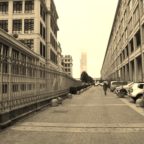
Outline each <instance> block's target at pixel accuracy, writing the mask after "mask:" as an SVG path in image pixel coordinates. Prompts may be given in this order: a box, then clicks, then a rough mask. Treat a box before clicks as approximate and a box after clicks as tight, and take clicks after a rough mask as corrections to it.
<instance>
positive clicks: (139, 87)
mask: <svg viewBox="0 0 144 144" xmlns="http://www.w3.org/2000/svg"><path fill="white" fill-rule="evenodd" d="M143 94H144V83H134V84H133V86H132V87H131V88H130V89H129V94H128V95H129V96H130V97H131V98H132V99H133V100H134V101H136V100H137V99H138V98H140V97H142V96H143Z"/></svg>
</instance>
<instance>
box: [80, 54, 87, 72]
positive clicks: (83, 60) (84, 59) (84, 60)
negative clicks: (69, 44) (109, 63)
mask: <svg viewBox="0 0 144 144" xmlns="http://www.w3.org/2000/svg"><path fill="white" fill-rule="evenodd" d="M83 71H87V53H86V52H82V53H81V59H80V74H81V73H82V72H83Z"/></svg>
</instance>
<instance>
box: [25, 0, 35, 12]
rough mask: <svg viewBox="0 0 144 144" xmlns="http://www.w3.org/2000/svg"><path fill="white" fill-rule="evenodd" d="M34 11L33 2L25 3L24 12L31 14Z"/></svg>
mask: <svg viewBox="0 0 144 144" xmlns="http://www.w3.org/2000/svg"><path fill="white" fill-rule="evenodd" d="M33 11H34V0H26V1H25V12H26V13H32V12H33Z"/></svg>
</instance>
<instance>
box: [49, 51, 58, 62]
mask: <svg viewBox="0 0 144 144" xmlns="http://www.w3.org/2000/svg"><path fill="white" fill-rule="evenodd" d="M50 60H51V61H52V62H54V63H55V64H57V55H56V54H55V53H54V52H53V51H52V50H50Z"/></svg>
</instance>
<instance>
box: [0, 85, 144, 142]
mask: <svg viewBox="0 0 144 144" xmlns="http://www.w3.org/2000/svg"><path fill="white" fill-rule="evenodd" d="M125 101H127V100H122V99H120V98H118V97H116V95H115V94H113V93H111V92H108V95H107V96H105V95H104V93H103V91H102V88H101V87H100V86H99V87H92V88H91V89H89V90H88V91H85V92H84V93H81V94H80V95H74V96H73V98H72V99H67V100H65V101H63V104H62V105H60V106H58V107H48V108H46V109H44V110H42V111H39V112H37V113H34V114H32V115H31V116H29V117H27V118H25V119H23V120H21V121H19V122H17V123H16V124H15V125H13V126H11V127H9V128H7V129H5V130H4V131H2V132H1V133H0V139H1V141H0V144H28V143H30V144H40V143H42V144H136V143H138V144H143V143H144V137H143V135H144V116H143V115H141V114H140V113H138V112H137V111H135V110H134V109H133V108H132V107H130V105H134V104H130V105H129V104H127V103H126V102H125Z"/></svg>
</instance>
